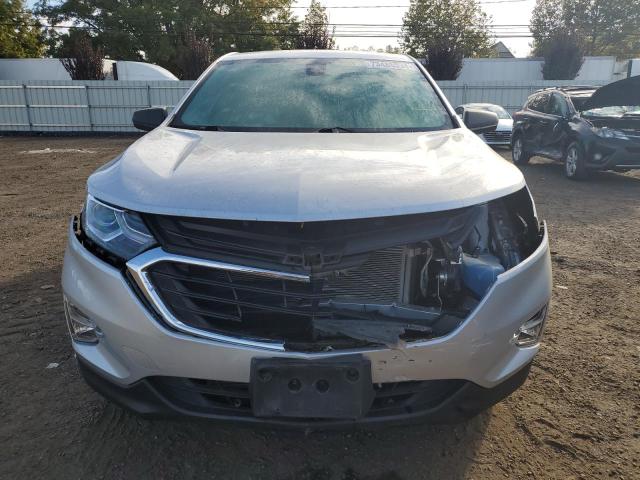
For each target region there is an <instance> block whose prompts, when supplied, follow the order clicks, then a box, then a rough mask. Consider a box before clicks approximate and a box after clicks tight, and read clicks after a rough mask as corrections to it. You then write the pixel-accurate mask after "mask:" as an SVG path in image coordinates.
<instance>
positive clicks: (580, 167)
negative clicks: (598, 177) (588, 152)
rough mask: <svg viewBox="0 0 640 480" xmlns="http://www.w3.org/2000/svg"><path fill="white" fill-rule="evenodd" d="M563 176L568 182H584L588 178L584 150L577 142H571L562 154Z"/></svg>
mask: <svg viewBox="0 0 640 480" xmlns="http://www.w3.org/2000/svg"><path fill="white" fill-rule="evenodd" d="M564 174H565V176H566V177H567V178H568V179H570V180H584V179H586V178H587V177H588V176H589V171H588V170H587V167H586V166H585V164H584V149H583V148H582V145H580V144H579V143H578V142H571V143H570V144H569V146H568V147H567V150H566V151H565V153H564Z"/></svg>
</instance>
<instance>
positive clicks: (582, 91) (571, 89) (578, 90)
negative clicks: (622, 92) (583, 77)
mask: <svg viewBox="0 0 640 480" xmlns="http://www.w3.org/2000/svg"><path fill="white" fill-rule="evenodd" d="M598 88H600V87H597V86H595V85H567V86H560V87H547V88H542V89H540V90H536V91H535V92H534V93H540V92H547V91H549V92H551V91H554V90H558V91H561V92H564V93H567V94H569V95H570V96H572V97H580V96H590V95H592V94H593V92H595V91H596V90H597V89H598Z"/></svg>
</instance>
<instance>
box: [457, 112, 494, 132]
mask: <svg viewBox="0 0 640 480" xmlns="http://www.w3.org/2000/svg"><path fill="white" fill-rule="evenodd" d="M462 121H463V122H464V124H465V125H466V126H467V128H468V129H469V130H471V131H472V132H475V133H485V132H493V131H494V130H495V129H496V127H497V126H498V116H497V115H496V114H495V113H493V112H488V111H486V110H473V109H467V110H465V111H464V116H463V118H462Z"/></svg>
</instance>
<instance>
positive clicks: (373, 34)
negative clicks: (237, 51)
mask: <svg viewBox="0 0 640 480" xmlns="http://www.w3.org/2000/svg"><path fill="white" fill-rule="evenodd" d="M0 24H1V23H0ZM41 26H42V27H44V28H56V29H68V30H73V29H77V30H95V31H99V32H120V33H124V34H151V35H158V36H182V35H184V33H181V32H163V31H159V30H145V29H141V30H135V31H134V32H127V31H123V30H116V29H100V28H96V27H91V26H87V25H84V26H73V25H48V24H43V25H41ZM302 35H304V34H302V33H287V32H278V31H275V32H267V31H258V32H230V31H217V32H216V31H212V32H211V36H212V37H221V36H252V37H299V36H302ZM488 35H489V37H492V38H533V35H532V34H531V33H529V32H503V33H498V32H488ZM622 35H623V36H624V37H629V38H635V37H640V32H628V33H624V32H622ZM332 36H333V37H335V38H399V37H401V36H402V32H400V31H398V32H378V31H367V30H361V31H349V30H345V31H337V32H336V33H335V34H332ZM415 36H417V37H420V35H415ZM458 36H459V37H463V38H473V37H480V36H484V35H483V34H482V33H477V34H475V33H466V34H465V33H464V32H463V33H461V34H460V35H452V38H454V37H458ZM546 36H549V37H550V36H551V35H545V36H543V37H546Z"/></svg>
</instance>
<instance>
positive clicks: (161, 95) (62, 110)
mask: <svg viewBox="0 0 640 480" xmlns="http://www.w3.org/2000/svg"><path fill="white" fill-rule="evenodd" d="M192 83H193V82H191V81H189V82H176V81H153V82H142V81H114V80H102V81H101V80H95V81H40V82H37V81H30V82H25V83H23V84H18V83H16V82H14V81H10V80H5V81H0V131H3V132H77V133H81V132H136V131H138V130H136V129H135V128H134V127H133V125H132V123H131V116H132V115H133V112H135V111H136V110H140V109H141V108H148V107H169V108H171V107H173V106H174V105H175V104H176V103H177V102H178V101H179V100H180V99H181V98H182V96H183V95H184V94H185V93H186V91H187V90H188V89H189V87H190V86H191V85H192Z"/></svg>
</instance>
